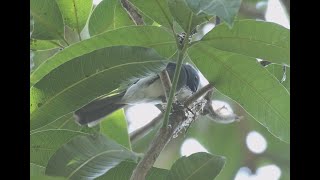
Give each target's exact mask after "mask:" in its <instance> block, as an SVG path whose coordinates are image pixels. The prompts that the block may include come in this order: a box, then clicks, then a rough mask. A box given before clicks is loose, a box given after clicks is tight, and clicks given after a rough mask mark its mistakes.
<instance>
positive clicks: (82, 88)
mask: <svg viewBox="0 0 320 180" xmlns="http://www.w3.org/2000/svg"><path fill="white" fill-rule="evenodd" d="M165 60H166V59H165V58H163V57H161V56H159V54H157V53H156V52H155V51H154V50H153V49H151V48H144V47H132V46H114V47H108V48H104V49H99V50H96V51H94V52H91V53H88V54H85V55H83V56H80V57H77V58H74V59H73V60H72V61H68V62H66V63H64V64H63V65H61V66H60V67H59V68H57V69H55V70H53V71H52V72H51V73H49V74H48V75H47V76H45V77H44V78H43V79H42V80H41V81H39V82H38V83H37V84H35V85H34V86H33V87H32V88H31V89H30V113H31V115H30V116H31V122H30V127H31V130H33V129H36V128H39V127H42V126H43V125H45V124H48V123H50V122H52V121H54V120H55V119H57V118H59V117H61V116H63V115H65V114H68V113H70V112H72V111H75V110H77V109H78V108H80V107H82V106H83V105H85V104H87V103H89V102H90V101H92V100H93V99H95V98H97V97H99V96H101V95H104V94H108V93H110V92H111V91H113V90H115V89H117V88H119V86H120V84H122V83H123V82H124V81H126V80H129V79H130V78H132V77H135V76H143V75H146V73H149V72H150V71H156V70H160V69H159V68H160V67H162V66H163V65H164V64H165V62H166V61H165Z"/></svg>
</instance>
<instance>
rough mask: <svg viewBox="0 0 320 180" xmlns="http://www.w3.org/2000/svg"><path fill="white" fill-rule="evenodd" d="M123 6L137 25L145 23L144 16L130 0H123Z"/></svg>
mask: <svg viewBox="0 0 320 180" xmlns="http://www.w3.org/2000/svg"><path fill="white" fill-rule="evenodd" d="M121 5H122V7H123V8H124V9H125V10H126V11H127V13H128V14H129V16H130V18H131V19H132V21H133V22H134V23H135V24H136V25H144V24H145V23H144V21H143V19H142V16H141V15H140V14H139V13H138V11H137V10H136V9H135V8H134V7H133V5H132V4H131V3H130V2H129V1H128V0H121Z"/></svg>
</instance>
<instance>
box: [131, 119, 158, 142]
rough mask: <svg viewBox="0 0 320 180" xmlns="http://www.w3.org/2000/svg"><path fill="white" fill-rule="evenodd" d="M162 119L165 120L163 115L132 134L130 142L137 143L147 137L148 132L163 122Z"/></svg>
mask: <svg viewBox="0 0 320 180" xmlns="http://www.w3.org/2000/svg"><path fill="white" fill-rule="evenodd" d="M162 118H163V113H160V114H159V115H158V116H157V117H155V118H154V119H153V120H152V121H150V122H149V123H148V124H146V125H145V126H143V127H141V128H139V129H137V130H135V131H133V132H132V133H130V142H135V141H137V139H139V138H140V137H142V136H144V135H146V134H147V133H148V132H150V131H151V130H152V129H153V128H154V127H156V126H157V125H158V124H159V123H160V122H161V119H162Z"/></svg>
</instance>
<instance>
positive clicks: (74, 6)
mask: <svg viewBox="0 0 320 180" xmlns="http://www.w3.org/2000/svg"><path fill="white" fill-rule="evenodd" d="M56 1H57V4H58V6H59V8H60V11H61V14H62V17H63V20H64V23H65V25H67V26H69V27H70V28H72V29H73V30H74V31H75V32H77V33H78V34H79V36H80V33H81V31H82V29H83V28H84V26H85V24H86V23H87V19H88V17H89V15H90V12H91V9H92V0H72V1H71V0H69V1H66V0H56Z"/></svg>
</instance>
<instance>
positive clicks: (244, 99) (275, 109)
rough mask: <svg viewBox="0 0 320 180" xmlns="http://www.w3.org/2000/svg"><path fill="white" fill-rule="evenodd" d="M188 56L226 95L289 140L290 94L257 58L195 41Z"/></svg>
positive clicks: (277, 134) (269, 128)
mask: <svg viewBox="0 0 320 180" xmlns="http://www.w3.org/2000/svg"><path fill="white" fill-rule="evenodd" d="M189 55H190V58H191V59H192V61H193V62H194V63H195V64H196V66H197V67H198V68H199V70H200V71H201V72H202V74H203V75H204V76H205V77H206V78H207V79H208V80H209V81H210V82H211V83H213V84H214V86H215V87H216V88H217V89H218V90H219V91H221V92H222V93H223V94H225V95H227V96H229V97H230V98H232V99H233V100H235V101H237V102H238V103H240V104H241V106H242V107H244V108H245V109H246V111H248V112H249V114H251V115H252V116H253V117H254V118H255V119H256V120H257V121H258V122H260V123H261V124H263V125H264V126H265V127H267V128H268V130H269V131H270V132H271V133H272V134H273V135H275V136H276V137H278V138H280V139H281V140H283V141H286V142H289V141H290V95H289V93H288V91H287V90H286V89H285V88H284V87H283V86H282V85H281V84H280V83H279V81H278V80H277V79H276V78H275V77H274V76H273V75H271V74H270V73H269V72H268V71H267V70H266V69H265V68H264V67H262V66H261V65H260V64H259V63H258V62H257V61H256V60H255V59H254V58H250V57H247V56H243V55H240V54H234V53H229V52H224V51H220V50H217V49H215V48H213V47H210V46H207V45H206V44H202V43H199V44H196V45H194V46H192V47H191V48H190V49H189Z"/></svg>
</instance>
